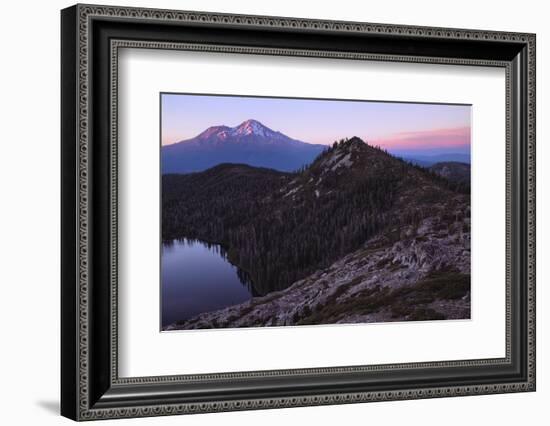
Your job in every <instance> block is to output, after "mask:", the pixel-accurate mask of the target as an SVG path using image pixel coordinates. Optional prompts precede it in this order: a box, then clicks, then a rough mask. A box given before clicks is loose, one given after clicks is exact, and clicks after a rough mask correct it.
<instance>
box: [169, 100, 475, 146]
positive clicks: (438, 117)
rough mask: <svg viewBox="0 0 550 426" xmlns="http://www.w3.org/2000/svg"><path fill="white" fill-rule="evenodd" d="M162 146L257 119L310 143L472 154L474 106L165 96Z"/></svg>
mask: <svg viewBox="0 0 550 426" xmlns="http://www.w3.org/2000/svg"><path fill="white" fill-rule="evenodd" d="M161 96H162V98H161V103H162V114H161V120H162V123H161V124H162V129H161V131H162V144H163V145H168V144H171V143H175V142H179V141H182V140H185V139H190V138H192V137H194V136H196V135H198V134H199V133H201V132H202V131H203V130H205V129H207V128H208V127H211V126H217V125H226V126H230V127H234V126H237V125H239V124H240V123H242V122H243V121H245V120H247V119H250V118H253V119H255V120H258V121H260V122H261V123H263V124H264V125H265V126H267V127H269V128H271V129H273V130H278V131H280V132H281V133H284V134H285V135H287V136H289V137H291V138H294V139H298V140H301V141H303V142H308V143H317V144H331V143H332V142H334V141H335V140H339V139H342V138H346V137H351V136H359V137H360V138H362V139H363V140H365V141H366V142H368V143H370V144H372V145H380V146H382V147H383V148H386V149H387V150H388V151H390V152H392V151H393V152H400V153H404V152H407V153H408V152H417V153H423V154H424V153H426V154H437V153H442V152H453V153H469V151H470V130H471V106H470V105H450V104H419V103H396V102H377V101H340V100H311V99H289V98H254V97H239V96H210V95H208V96H206V95H182V94H162V95H161Z"/></svg>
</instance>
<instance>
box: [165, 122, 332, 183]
mask: <svg viewBox="0 0 550 426" xmlns="http://www.w3.org/2000/svg"><path fill="white" fill-rule="evenodd" d="M324 149H326V146H324V145H314V144H309V143H306V142H303V141H300V140H297V139H293V138H291V137H289V136H287V135H285V134H283V133H281V132H278V131H275V130H272V129H270V128H269V127H267V126H265V125H264V124H262V123H260V122H259V121H257V120H254V119H249V120H246V121H244V122H242V123H241V124H239V125H238V126H235V127H229V126H225V125H222V126H212V127H209V128H208V129H206V130H204V131H203V132H202V133H200V134H199V135H197V136H195V137H194V138H191V139H187V140H183V141H180V142H177V143H174V144H172V145H165V146H163V147H162V149H161V164H162V174H170V173H175V174H181V173H190V172H200V171H204V170H206V169H209V168H211V167H214V166H216V165H218V164H222V163H234V164H248V165H250V166H254V167H264V168H269V169H275V170H279V171H283V172H292V171H295V170H298V169H300V168H301V167H303V166H305V165H307V164H309V163H311V162H312V161H313V160H314V159H315V157H317V155H319V154H320V153H321V152H322V151H323V150H324Z"/></svg>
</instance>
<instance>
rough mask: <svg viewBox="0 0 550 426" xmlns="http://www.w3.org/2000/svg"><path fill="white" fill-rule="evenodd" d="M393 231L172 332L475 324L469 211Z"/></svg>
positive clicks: (442, 212)
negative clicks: (282, 286)
mask: <svg viewBox="0 0 550 426" xmlns="http://www.w3.org/2000/svg"><path fill="white" fill-rule="evenodd" d="M458 201H459V202H457V203H456V210H455V211H451V212H449V210H448V206H440V208H439V209H436V210H435V211H434V213H436V214H434V215H432V216H429V217H426V218H424V219H422V220H421V221H419V223H417V224H413V225H403V226H396V227H393V228H391V229H388V230H387V232H384V233H382V234H380V235H378V236H376V237H374V238H372V239H370V240H369V241H367V242H366V243H365V245H364V246H363V247H362V248H360V249H359V250H357V251H355V252H353V253H351V254H348V255H346V256H345V257H343V258H341V259H340V260H338V261H337V262H335V263H333V264H332V265H331V266H330V267H328V268H326V269H323V270H318V271H316V272H315V273H313V274H312V275H310V276H308V277H307V278H305V279H302V280H299V281H297V282H295V283H294V284H292V285H291V286H290V287H289V288H287V289H285V290H283V291H279V292H274V293H270V294H268V295H267V296H264V297H257V298H254V299H252V300H250V301H248V302H245V303H243V304H240V305H235V306H231V307H228V308H225V309H223V310H220V311H216V312H210V313H204V314H201V315H198V316H197V317H195V318H192V319H190V320H187V321H183V322H179V323H175V324H172V325H170V326H169V327H168V328H167V329H168V330H182V329H200V328H228V327H231V328H233V327H264V326H282V325H306V324H334V323H367V322H382V321H384V322H385V321H410V320H438V319H467V318H470V300H469V298H470V228H469V217H468V215H467V213H468V212H469V208H467V207H466V204H465V203H463V202H460V201H461V200H458Z"/></svg>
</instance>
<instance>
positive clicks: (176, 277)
mask: <svg viewBox="0 0 550 426" xmlns="http://www.w3.org/2000/svg"><path fill="white" fill-rule="evenodd" d="M161 278H162V281H161V300H162V306H161V312H162V326H163V327H165V326H167V325H169V324H171V323H173V322H175V321H179V320H186V319H189V318H191V317H194V316H195V315H198V314H200V313H202V312H210V311H216V310H219V309H223V308H225V307H227V306H231V305H235V304H238V303H242V302H244V301H246V300H248V299H250V298H251V297H252V294H253V292H252V285H251V282H250V279H249V278H248V276H247V274H246V273H244V272H243V271H242V270H240V269H238V268H237V267H236V266H234V265H232V264H231V263H230V262H229V261H228V260H227V257H226V255H225V252H224V250H223V249H222V247H220V246H219V245H215V244H208V243H205V242H202V241H198V240H189V239H181V240H173V241H171V242H169V243H166V242H165V243H163V245H162V256H161Z"/></svg>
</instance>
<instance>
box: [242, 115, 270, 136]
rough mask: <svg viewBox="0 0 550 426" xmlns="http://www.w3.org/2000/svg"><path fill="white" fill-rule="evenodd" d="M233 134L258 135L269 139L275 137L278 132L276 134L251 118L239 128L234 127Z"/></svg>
mask: <svg viewBox="0 0 550 426" xmlns="http://www.w3.org/2000/svg"><path fill="white" fill-rule="evenodd" d="M232 133H233V134H236V135H258V136H263V137H269V136H273V135H275V134H276V133H277V132H274V131H273V130H271V129H270V128H269V127H267V126H265V125H264V124H262V123H260V122H259V121H258V120H254V119H252V118H250V119H248V120H246V121H243V122H242V123H241V124H239V125H238V126H237V127H233V129H232Z"/></svg>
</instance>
